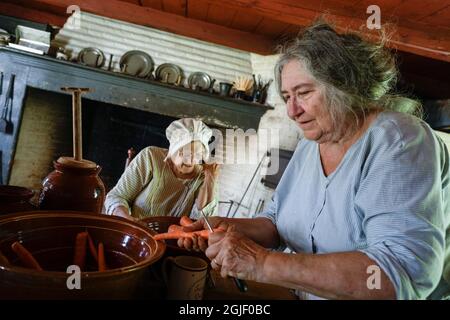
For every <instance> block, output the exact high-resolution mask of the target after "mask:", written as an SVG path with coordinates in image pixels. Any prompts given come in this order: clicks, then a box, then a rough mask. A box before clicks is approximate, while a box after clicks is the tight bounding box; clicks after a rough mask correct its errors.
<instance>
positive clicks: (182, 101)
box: [0, 47, 272, 184]
mask: <svg viewBox="0 0 450 320" xmlns="http://www.w3.org/2000/svg"><path fill="white" fill-rule="evenodd" d="M0 72H3V93H2V95H1V96H0V107H2V106H3V104H4V101H5V97H6V90H7V88H8V85H9V79H10V78H11V75H12V74H14V75H15V83H14V100H13V108H12V112H11V118H10V120H11V122H12V124H13V126H12V132H9V133H7V134H5V133H0V152H1V153H0V157H1V163H2V170H0V184H2V183H7V181H8V180H9V174H10V169H11V167H12V160H13V158H14V157H13V156H14V151H15V146H16V142H17V137H18V130H19V128H20V123H21V117H22V112H23V108H24V104H25V97H26V91H27V88H28V87H32V88H36V89H41V90H46V91H51V92H56V93H61V94H65V93H63V92H62V91H61V87H88V88H92V89H94V92H92V93H89V94H86V95H83V98H85V99H90V100H94V101H100V102H104V103H109V104H113V105H118V106H122V107H127V108H134V109H139V110H143V111H148V112H153V113H157V114H161V115H166V116H171V117H175V118H184V117H194V118H199V119H201V120H203V121H204V122H205V123H207V124H208V125H211V126H214V127H222V128H241V129H243V130H247V129H255V130H257V129H258V126H259V121H260V119H261V117H262V115H263V114H264V113H265V112H266V111H267V110H269V109H272V107H270V106H267V105H261V104H257V103H251V102H248V101H243V100H238V99H233V98H228V97H220V96H218V95H213V94H209V93H203V92H197V91H193V90H190V89H186V88H183V87H177V86H172V85H167V84H163V83H160V82H157V81H152V80H144V79H139V78H135V77H131V76H128V75H123V74H120V73H115V72H111V71H106V70H102V69H98V68H91V67H88V66H84V65H80V64H77V63H73V62H67V61H61V60H57V59H55V58H52V57H49V56H41V55H35V54H31V53H27V52H23V51H19V50H15V49H11V48H7V47H0ZM55 107H56V106H55Z"/></svg>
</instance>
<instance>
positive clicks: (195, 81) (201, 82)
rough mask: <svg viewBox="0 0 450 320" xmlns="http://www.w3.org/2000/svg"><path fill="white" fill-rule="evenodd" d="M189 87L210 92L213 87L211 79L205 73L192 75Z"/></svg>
mask: <svg viewBox="0 0 450 320" xmlns="http://www.w3.org/2000/svg"><path fill="white" fill-rule="evenodd" d="M188 85H189V88H191V89H196V88H200V89H201V90H208V89H209V87H210V86H211V77H210V76H209V75H208V74H206V73H204V72H194V73H191V75H190V76H189V79H188Z"/></svg>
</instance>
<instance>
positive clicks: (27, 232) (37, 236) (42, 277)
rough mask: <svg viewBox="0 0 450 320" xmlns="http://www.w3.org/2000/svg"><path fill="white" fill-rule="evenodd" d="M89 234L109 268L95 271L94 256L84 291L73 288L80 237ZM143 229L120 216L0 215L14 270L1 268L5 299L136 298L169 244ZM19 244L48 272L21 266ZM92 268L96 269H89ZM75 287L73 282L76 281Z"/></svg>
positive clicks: (1, 242) (1, 238) (0, 290)
mask: <svg viewBox="0 0 450 320" xmlns="http://www.w3.org/2000/svg"><path fill="white" fill-rule="evenodd" d="M85 230H87V231H88V232H89V234H90V235H91V237H92V239H93V240H94V242H95V243H98V242H102V243H103V244H104V247H105V257H106V263H107V266H108V270H106V271H104V272H98V271H94V270H97V269H96V263H95V260H93V258H91V257H89V255H88V260H87V266H86V271H85V272H82V273H81V289H80V290H78V289H72V290H69V289H68V287H67V280H68V277H69V276H71V274H68V273H67V267H68V266H69V265H72V264H73V252H74V242H75V237H76V234H77V233H79V232H81V231H85ZM152 234H154V232H153V231H152V230H150V229H148V228H146V227H144V226H143V225H141V224H139V223H135V222H131V221H128V220H126V219H123V218H119V217H111V216H106V215H93V214H92V213H80V212H65V211H36V212H27V213H21V214H12V215H5V216H3V217H0V250H1V252H2V253H3V255H4V256H5V257H6V258H7V259H8V260H9V262H10V265H9V266H3V267H2V266H0V300H1V299H127V298H145V297H139V296H136V295H137V294H138V291H139V290H138V289H139V287H140V285H142V282H143V281H145V279H146V274H147V273H148V270H149V266H150V265H152V264H153V263H155V262H156V261H158V260H159V259H160V258H161V257H162V256H163V254H164V251H165V244H164V243H163V242H161V241H155V240H154V239H153V238H152ZM14 241H20V242H21V243H22V244H23V245H24V246H25V247H26V248H27V249H28V250H29V251H30V252H31V253H32V254H33V256H34V257H35V258H36V260H37V261H38V262H39V263H40V264H41V266H42V267H43V269H44V270H45V271H35V270H31V269H26V268H23V267H21V266H20V265H21V263H20V261H19V260H18V258H17V256H16V255H15V253H14V252H13V251H12V250H11V244H12V243H13V242H14ZM90 270H92V271H90ZM72 283H73V282H72Z"/></svg>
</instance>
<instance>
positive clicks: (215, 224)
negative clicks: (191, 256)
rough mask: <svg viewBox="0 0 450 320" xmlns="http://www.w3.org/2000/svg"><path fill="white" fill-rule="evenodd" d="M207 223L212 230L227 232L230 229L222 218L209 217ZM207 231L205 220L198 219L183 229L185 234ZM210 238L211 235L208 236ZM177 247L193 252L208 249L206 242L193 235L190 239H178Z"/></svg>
mask: <svg viewBox="0 0 450 320" xmlns="http://www.w3.org/2000/svg"><path fill="white" fill-rule="evenodd" d="M208 222H209V223H210V225H211V227H212V228H213V229H215V228H219V229H221V230H224V231H226V230H228V228H229V227H230V224H229V223H228V222H227V221H226V219H224V218H222V217H209V218H208ZM205 229H206V230H208V225H207V224H206V222H205V219H203V218H202V219H199V220H197V221H195V222H194V223H193V224H191V225H190V226H186V227H183V231H186V232H192V231H198V230H205ZM210 236H211V235H210ZM177 243H178V246H179V247H181V248H185V249H187V250H189V251H190V250H195V251H200V250H201V251H206V248H207V247H208V243H207V240H205V239H204V238H202V237H198V236H196V235H194V236H193V237H192V239H191V238H180V239H178V242H177Z"/></svg>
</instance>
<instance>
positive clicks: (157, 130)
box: [83, 99, 176, 190]
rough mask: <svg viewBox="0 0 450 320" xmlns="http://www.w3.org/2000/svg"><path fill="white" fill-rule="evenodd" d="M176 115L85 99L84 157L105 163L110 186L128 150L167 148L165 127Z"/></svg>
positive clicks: (102, 164)
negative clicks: (171, 115)
mask: <svg viewBox="0 0 450 320" xmlns="http://www.w3.org/2000/svg"><path fill="white" fill-rule="evenodd" d="M174 120H176V118H172V117H168V116H162V115H159V114H155V113H150V112H146V111H141V110H136V109H131V108H125V107H119V106H115V105H110V104H106V103H99V102H96V101H91V100H88V99H84V100H83V150H84V151H83V153H84V156H83V157H84V158H86V159H88V160H91V161H94V162H96V163H97V164H99V165H101V166H102V168H103V169H102V172H101V174H100V175H101V178H102V179H103V182H104V183H105V186H106V189H107V190H109V189H111V188H112V187H114V185H115V184H116V183H117V181H118V179H119V178H120V176H121V174H122V173H123V170H124V168H125V161H126V158H127V151H128V149H129V148H131V147H132V148H134V149H135V150H136V152H139V151H141V150H142V149H143V148H145V147H147V146H158V147H164V148H167V147H168V146H169V142H168V141H167V139H166V135H165V130H166V128H167V126H168V125H169V124H170V123H171V122H172V121H174Z"/></svg>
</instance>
